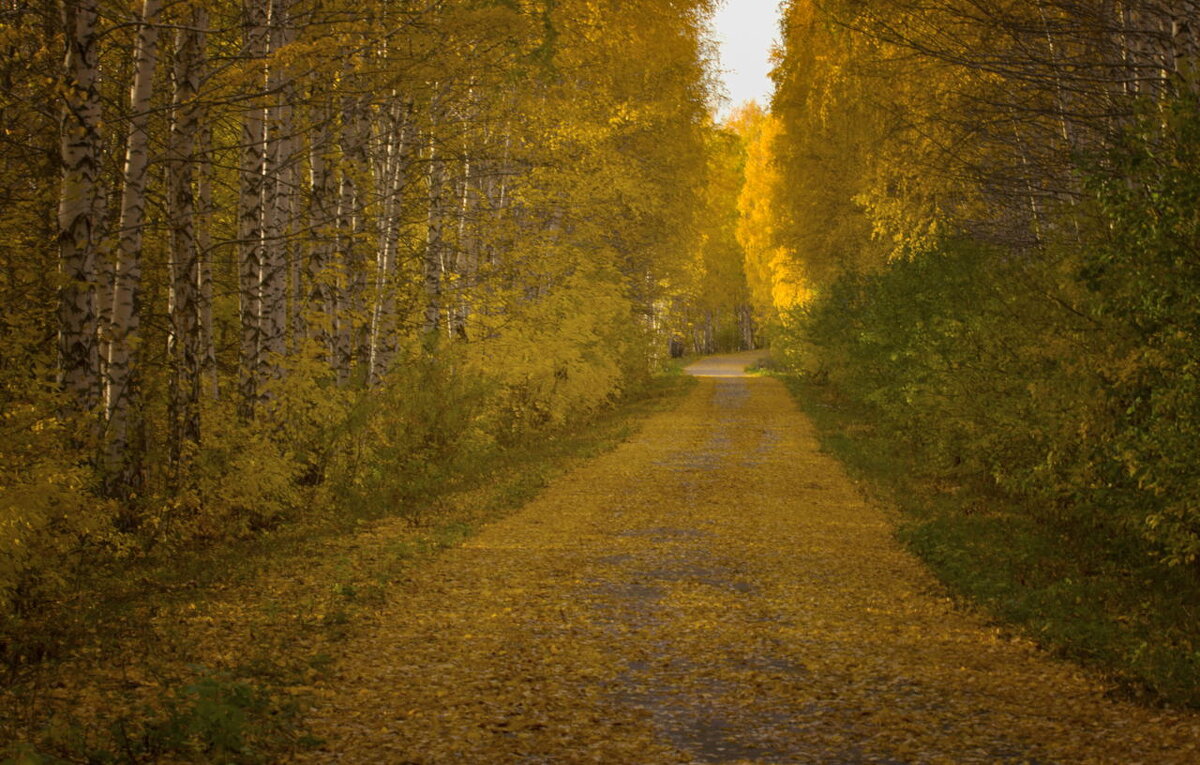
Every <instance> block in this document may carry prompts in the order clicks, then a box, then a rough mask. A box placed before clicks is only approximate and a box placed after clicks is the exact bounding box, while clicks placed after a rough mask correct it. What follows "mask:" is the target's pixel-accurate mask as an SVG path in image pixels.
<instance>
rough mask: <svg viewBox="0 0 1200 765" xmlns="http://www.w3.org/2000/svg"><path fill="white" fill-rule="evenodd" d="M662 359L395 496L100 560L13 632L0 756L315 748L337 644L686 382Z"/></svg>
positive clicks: (256, 754)
mask: <svg viewBox="0 0 1200 765" xmlns="http://www.w3.org/2000/svg"><path fill="white" fill-rule="evenodd" d="M672 370H673V371H669V372H668V373H665V374H662V375H658V376H655V377H654V378H652V379H651V380H650V381H648V382H647V383H646V385H645V386H644V387H642V388H640V389H639V390H637V391H636V392H631V393H630V395H629V396H628V397H626V398H625V399H623V400H622V401H621V402H619V403H618V404H617V405H616V406H614V407H611V408H608V409H605V410H603V411H601V412H598V413H595V414H593V415H590V416H588V417H584V418H579V419H577V420H574V421H572V422H571V423H570V424H569V425H568V426H564V427H561V428H555V429H549V430H547V431H545V432H544V433H543V434H542V437H541V438H539V439H530V440H527V441H523V442H521V443H520V444H513V445H510V446H507V447H505V448H502V449H496V450H494V451H492V452H490V453H489V454H487V455H483V456H481V458H479V459H477V460H475V461H473V462H471V463H470V464H469V465H464V464H463V463H461V462H453V461H442V462H441V463H434V467H433V469H434V470H436V471H437V476H438V478H439V480H437V481H430V482H428V483H426V484H424V485H422V486H421V488H419V489H413V487H412V485H411V483H410V482H409V480H408V476H407V475H405V474H404V473H401V472H396V473H393V474H391V476H390V478H389V479H387V480H385V481H382V482H381V485H380V490H381V491H384V492H387V491H389V490H390V491H391V492H393V493H402V494H403V496H402V497H399V498H398V497H396V496H393V497H392V498H391V499H389V500H387V501H382V500H376V501H353V500H352V501H348V502H346V503H344V504H342V505H340V506H339V507H338V509H337V511H336V512H328V513H321V514H318V515H309V516H306V517H305V519H304V520H302V521H299V522H296V523H291V524H287V525H282V526H280V527H279V528H277V529H275V530H271V531H264V532H261V533H259V534H256V535H254V536H253V537H250V538H247V539H243V540H241V541H231V542H228V543H227V544H225V545H222V546H216V547H214V546H210V545H198V546H195V547H193V548H191V549H183V550H171V551H165V550H164V551H162V553H161V554H151V555H149V556H146V557H144V558H142V559H141V560H139V561H138V562H137V563H136V564H126V565H114V566H112V567H110V568H108V569H106V570H103V571H100V572H96V571H93V572H92V576H91V577H90V578H89V579H88V580H86V581H80V582H78V583H76V590H75V591H76V592H77V596H76V597H74V598H72V599H71V600H70V601H65V602H60V603H57V604H55V606H54V608H53V610H47V611H45V612H43V613H42V614H40V620H39V621H38V622H36V623H32V624H30V629H28V630H26V631H24V632H22V633H21V635H20V637H19V638H18V639H15V640H10V642H8V643H6V648H7V649H8V650H9V651H12V652H21V653H22V654H24V655H26V656H29V657H33V656H36V657H37V661H36V662H33V661H29V660H26V661H22V662H19V663H17V662H12V663H9V664H8V665H7V666H6V667H5V688H4V691H3V694H2V695H0V710H3V712H0V739H3V740H4V741H7V742H12V743H10V744H8V745H6V746H5V747H4V748H0V762H6V763H8V762H12V763H51V762H60V761H68V762H77V761H87V762H101V763H102V762H153V761H161V760H184V761H205V762H211V761H217V762H271V761H275V760H276V759H277V758H278V757H279V756H281V755H282V754H283V753H286V752H288V751H295V750H303V749H306V748H308V747H310V746H313V745H315V744H316V743H317V741H316V739H314V738H313V737H312V736H311V735H309V734H308V732H307V731H306V729H305V728H304V726H303V725H302V713H303V711H304V710H305V709H306V708H307V705H308V704H311V703H312V699H313V696H312V694H313V692H314V689H313V685H314V683H316V682H317V681H319V680H320V679H321V678H323V677H326V676H327V673H328V672H329V671H330V669H331V665H332V658H331V653H332V651H331V649H330V646H331V645H334V644H336V643H338V642H340V641H342V640H344V639H346V638H347V637H348V636H349V635H351V634H354V633H357V632H359V631H361V630H364V629H367V628H369V626H370V625H371V624H372V623H373V619H374V615H375V614H376V613H377V612H378V611H379V609H380V608H381V607H382V606H383V604H384V603H385V602H386V601H387V598H388V593H389V588H390V587H392V586H394V585H395V584H396V583H398V582H402V581H404V580H405V578H406V577H407V576H408V572H410V571H411V570H412V569H413V567H414V566H420V565H421V564H422V562H423V561H425V560H427V559H428V558H429V557H430V556H432V555H436V554H437V553H438V551H440V550H442V549H445V548H446V547H450V546H454V545H457V544H459V543H460V542H462V541H463V540H465V539H467V538H469V537H470V536H471V535H473V534H474V533H475V532H476V531H477V530H478V529H479V528H481V527H482V526H483V525H484V524H487V523H488V522H490V521H494V520H497V519H499V518H502V517H504V516H505V515H506V514H507V513H509V512H511V511H513V510H515V509H517V508H519V507H520V506H522V505H523V504H524V503H525V502H527V501H529V500H530V499H531V498H532V497H533V496H534V495H535V494H537V492H538V491H539V490H540V489H541V488H542V487H543V486H545V485H546V483H547V482H548V481H550V480H551V479H553V478H554V477H555V476H558V475H561V474H562V473H564V472H565V471H567V470H568V469H570V467H571V466H572V465H574V464H577V463H578V462H579V461H580V460H585V459H588V458H590V457H594V456H596V455H597V454H600V453H603V452H605V451H608V450H610V449H612V448H614V447H615V446H617V445H618V444H620V443H621V442H622V441H623V440H624V439H625V438H627V437H628V436H629V434H630V433H631V432H633V431H635V430H636V429H637V428H638V427H639V423H640V422H641V421H642V420H643V419H644V418H645V417H647V416H649V415H650V414H652V413H655V412H659V411H663V410H666V409H670V408H672V407H674V406H675V405H676V404H677V402H678V401H679V400H680V398H681V397H682V395H683V394H684V393H686V391H687V390H689V389H690V387H691V385H692V384H693V380H692V379H691V378H688V377H686V376H683V375H680V374H678V367H673V368H672Z"/></svg>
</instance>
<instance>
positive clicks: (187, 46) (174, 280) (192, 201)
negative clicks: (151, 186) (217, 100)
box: [168, 16, 204, 466]
mask: <svg viewBox="0 0 1200 765" xmlns="http://www.w3.org/2000/svg"><path fill="white" fill-rule="evenodd" d="M192 21H193V24H192V25H191V26H190V27H189V28H185V29H181V30H179V32H178V33H177V37H176V46H175V89H174V94H173V97H172V107H173V112H174V113H173V117H174V120H173V123H172V125H171V139H170V146H169V149H168V157H169V167H170V174H169V180H168V204H169V210H170V216H169V219H170V229H171V261H170V265H171V338H170V354H169V355H170V359H171V398H170V410H171V415H172V417H171V424H172V431H171V434H170V436H171V438H170V442H171V449H170V451H171V458H172V462H173V464H175V465H176V466H178V465H179V464H180V461H181V459H182V456H183V454H184V453H185V450H186V449H187V446H188V444H197V443H199V442H200V385H201V380H202V379H203V377H202V370H203V364H204V353H203V342H202V337H203V336H202V329H201V328H202V324H201V296H200V288H201V268H200V250H199V247H198V246H197V242H196V217H197V216H196V191H195V188H194V183H195V176H196V173H195V168H196V156H195V155H196V137H197V135H198V134H199V126H200V107H199V104H198V103H197V100H196V96H197V94H198V93H199V91H200V74H201V71H200V70H201V65H202V60H203V56H204V51H203V39H202V37H201V33H200V31H199V28H198V26H197V25H195V24H194V22H195V17H194V16H193V19H192Z"/></svg>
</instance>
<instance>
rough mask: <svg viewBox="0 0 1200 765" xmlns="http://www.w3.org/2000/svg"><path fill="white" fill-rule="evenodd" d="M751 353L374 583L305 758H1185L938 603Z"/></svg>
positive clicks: (1174, 718) (1194, 731)
mask: <svg viewBox="0 0 1200 765" xmlns="http://www.w3.org/2000/svg"><path fill="white" fill-rule="evenodd" d="M750 358H751V357H749V356H746V355H741V356H737V357H723V358H718V359H713V360H708V361H705V362H702V363H701V364H698V365H696V366H695V367H694V368H693V369H692V371H693V372H694V373H698V374H702V375H706V376H704V377H702V379H701V380H700V381H699V384H698V385H697V387H696V388H695V390H694V391H693V392H692V393H691V394H690V396H689V397H688V398H687V400H686V401H685V402H684V403H683V404H682V405H681V406H680V407H679V408H678V409H677V410H675V411H674V412H670V413H667V414H662V415H658V416H655V417H654V418H652V419H651V420H649V421H648V422H647V423H646V425H645V427H644V429H643V430H642V432H641V433H640V434H639V435H638V436H636V437H635V438H633V439H632V440H630V441H629V442H628V443H626V444H624V445H623V446H621V447H620V448H619V449H617V450H616V451H614V452H612V453H610V454H607V455H605V456H603V457H600V458H597V459H595V460H593V461H591V462H589V463H587V464H586V465H584V466H583V467H581V468H580V469H578V470H576V471H574V472H573V473H570V474H568V475H566V476H564V477H563V478H561V479H560V480H558V481H556V482H554V483H553V484H552V485H551V486H550V487H549V488H548V489H546V491H545V492H544V493H543V494H542V495H541V496H540V497H539V498H538V499H537V500H536V501H534V502H532V503H531V504H529V505H528V506H526V507H525V508H524V509H523V510H522V511H520V512H519V513H517V514H516V515H514V516H512V517H511V518H509V519H507V520H505V521H502V522H499V523H496V524H494V525H492V526H490V527H488V528H487V529H485V530H484V531H483V532H482V533H481V534H479V535H478V536H476V537H474V538H472V539H471V540H470V541H468V542H467V543H466V544H465V545H464V546H463V547H461V548H458V549H455V550H451V551H449V552H447V553H446V554H445V555H443V556H441V557H440V558H439V559H438V560H436V561H435V562H433V563H432V564H430V565H429V566H426V567H422V568H421V569H420V570H419V571H418V572H416V573H415V574H414V576H413V579H412V580H411V581H410V582H408V583H407V584H406V585H404V586H403V587H402V588H401V591H400V592H397V593H396V594H395V597H394V598H393V599H392V601H391V603H390V605H389V606H388V607H387V609H386V611H384V612H383V613H382V614H380V620H379V626H378V627H377V628H376V629H373V630H372V631H370V632H368V633H365V634H362V635H361V636H360V637H359V638H357V639H355V640H353V641H350V642H348V643H347V644H346V645H345V646H343V649H344V650H343V653H342V655H341V656H340V658H339V660H338V665H337V667H338V668H337V670H336V672H335V674H334V677H333V678H332V679H331V680H330V681H329V682H328V683H327V684H326V685H325V686H324V687H322V688H320V689H318V692H319V696H318V702H317V706H316V707H315V708H314V710H313V711H312V713H311V722H312V724H313V726H314V728H315V731H316V733H317V735H319V736H321V737H323V738H324V739H325V741H326V743H325V745H324V747H323V748H321V749H319V750H317V751H314V752H312V753H310V754H308V755H306V756H305V759H306V760H309V761H313V762H330V761H340V762H372V763H374V762H379V763H404V762H407V763H508V762H524V763H583V762H600V763H676V762H680V763H683V762H703V763H717V762H764V763H767V762H769V763H793V762H796V763H816V762H821V763H859V762H885V763H909V762H914V763H915V762H921V763H924V762H930V763H934V762H937V763H941V762H945V763H968V762H1040V763H1049V762H1071V763H1074V762H1113V763H1132V762H1145V763H1171V762H1179V763H1183V762H1198V761H1200V752H1198V751H1197V749H1196V747H1197V742H1198V741H1200V717H1197V716H1196V715H1186V714H1178V713H1170V712H1164V711H1162V710H1148V709H1144V708H1141V707H1137V706H1134V705H1131V704H1126V703H1122V702H1116V701H1111V700H1109V698H1108V697H1107V696H1106V691H1107V690H1108V689H1106V688H1105V687H1104V685H1103V684H1101V683H1099V682H1097V681H1095V680H1094V679H1091V678H1089V677H1087V676H1086V675H1085V674H1083V673H1082V672H1080V671H1079V670H1077V669H1076V668H1074V667H1073V666H1071V665H1068V664H1065V663H1062V662H1058V661H1055V660H1052V659H1049V658H1047V657H1046V656H1045V655H1043V654H1041V653H1040V652H1038V651H1037V650H1036V649H1034V648H1033V647H1032V646H1030V645H1028V644H1026V643H1023V642H1020V641H1014V640H1011V639H1008V638H1005V637H1003V636H1002V635H1001V634H1000V633H999V632H998V631H996V630H994V629H991V628H989V627H987V626H986V625H985V624H984V622H983V621H982V620H981V619H979V618H977V617H974V616H972V615H970V614H966V613H964V612H962V611H960V610H958V609H956V608H955V607H953V606H952V605H951V603H950V602H949V601H948V600H947V599H946V598H945V597H944V596H943V595H942V594H941V591H940V590H939V588H938V586H937V585H936V583H935V582H933V581H932V579H931V578H930V576H929V575H928V574H927V573H926V572H925V571H924V570H923V569H922V568H921V566H920V565H919V564H918V563H917V562H916V561H914V559H913V558H912V557H910V556H909V555H908V554H907V553H905V552H904V551H903V550H902V549H901V548H900V547H899V546H898V545H897V543H896V542H895V541H894V540H893V536H892V527H891V524H890V521H889V518H888V517H887V515H886V514H885V513H884V512H883V511H881V510H880V509H878V508H876V507H873V506H871V505H870V504H868V503H866V502H864V501H863V499H862V498H861V497H860V496H859V494H858V493H857V492H856V490H855V488H854V487H853V485H852V484H851V483H850V481H849V480H848V479H847V478H846V477H845V476H844V474H843V473H842V471H841V469H840V467H839V465H838V464H837V463H836V462H835V461H834V460H833V459H832V458H830V457H828V456H827V455H824V454H822V453H821V452H819V451H818V446H817V443H816V440H815V438H814V435H813V432H812V428H811V426H810V425H809V423H808V422H807V420H806V419H805V418H804V417H803V416H802V415H801V414H800V413H799V412H797V411H796V409H795V408H794V406H793V404H792V402H791V400H790V398H789V396H788V394H787V392H786V390H785V389H784V388H783V386H782V385H781V384H780V383H778V382H777V381H775V380H772V379H767V378H758V377H747V376H744V375H742V372H741V369H742V367H743V366H744V365H745V364H746V363H747V362H748V361H749V360H750Z"/></svg>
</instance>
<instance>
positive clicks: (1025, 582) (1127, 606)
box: [783, 377, 1200, 708]
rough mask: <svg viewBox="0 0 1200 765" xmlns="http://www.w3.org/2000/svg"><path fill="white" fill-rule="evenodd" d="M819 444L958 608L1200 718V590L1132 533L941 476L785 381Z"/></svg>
mask: <svg viewBox="0 0 1200 765" xmlns="http://www.w3.org/2000/svg"><path fill="white" fill-rule="evenodd" d="M783 379H784V380H785V382H786V383H787V384H788V386H789V388H790V389H791V391H792V393H793V395H794V397H795V399H796V400H797V402H798V403H799V405H800V406H801V408H802V409H803V410H804V411H805V412H806V413H807V414H808V415H809V416H810V418H811V419H812V420H813V422H814V423H815V425H816V427H817V430H818V432H819V434H820V438H821V442H822V445H823V448H824V449H825V450H826V451H828V452H830V453H832V454H833V455H835V456H836V457H838V458H839V459H840V460H841V462H842V463H843V464H844V465H845V466H846V467H847V469H848V471H849V472H850V474H851V475H852V476H853V477H854V478H855V479H856V480H858V481H859V482H860V485H862V486H863V487H864V488H865V489H866V490H867V491H868V492H869V493H870V494H872V495H874V496H875V497H876V498H878V499H880V500H881V501H883V502H884V503H886V504H887V505H890V506H892V507H894V508H895V509H896V510H897V511H898V512H899V522H898V535H899V537H900V539H901V541H902V542H904V543H905V544H906V545H907V547H908V548H909V549H910V550H912V551H913V552H914V553H915V554H916V555H918V556H919V557H920V558H922V559H923V560H924V561H925V563H926V564H927V565H928V566H929V567H930V568H931V569H932V571H933V572H934V573H935V574H936V575H937V576H938V577H939V578H940V579H941V580H942V581H943V582H944V583H945V584H946V585H947V587H948V588H949V589H950V591H951V592H952V593H954V594H955V595H956V596H957V597H959V598H960V599H962V600H964V601H966V602H969V603H971V604H974V605H976V606H979V607H981V608H982V609H983V610H984V611H985V612H987V613H988V614H990V615H991V617H992V618H993V619H994V620H995V621H996V622H997V623H999V624H1001V625H1004V626H1006V627H1008V628H1010V629H1012V630H1014V631H1016V632H1019V633H1021V634H1024V635H1025V636H1027V637H1030V638H1032V639H1034V640H1036V641H1037V642H1038V643H1039V644H1040V645H1042V646H1043V647H1045V648H1047V649H1049V650H1051V651H1053V652H1055V653H1057V654H1059V655H1061V656H1064V657H1067V658H1070V659H1072V660H1074V661H1077V662H1080V663H1082V664H1084V665H1086V666H1088V667H1090V668H1092V669H1093V670H1096V671H1099V672H1101V673H1103V674H1105V675H1107V676H1109V677H1111V678H1112V679H1113V680H1114V681H1115V687H1116V689H1117V690H1116V691H1115V693H1117V694H1119V695H1122V696H1126V697H1130V698H1134V699H1137V700H1139V701H1141V702H1143V703H1148V704H1165V705H1174V706H1182V707H1191V708H1200V582H1197V579H1196V576H1195V574H1194V573H1193V572H1191V571H1189V570H1186V569H1184V568H1175V569H1166V568H1164V567H1162V566H1161V565H1157V564H1156V563H1155V562H1154V561H1153V560H1152V559H1151V558H1150V557H1149V556H1147V555H1145V554H1142V551H1140V550H1138V549H1136V547H1131V546H1130V545H1129V544H1128V543H1127V542H1125V543H1122V540H1123V539H1124V540H1127V539H1128V538H1129V536H1130V535H1129V534H1128V533H1126V534H1119V533H1114V530H1113V529H1111V528H1106V527H1103V526H1101V525H1099V524H1097V523H1089V522H1087V521H1086V519H1079V518H1076V519H1071V520H1064V519H1062V518H1056V515H1055V514H1054V513H1049V512H1039V508H1035V507H1031V506H1029V505H1028V503H1027V502H1025V501H1023V500H1022V499H1021V498H1018V497H1012V496H1004V495H1000V494H997V492H996V491H995V490H994V489H991V490H988V489H984V488H981V487H980V486H976V485H972V483H971V482H970V481H969V480H962V479H959V480H954V479H952V478H951V477H948V476H946V475H939V474H936V473H933V472H931V471H930V469H929V468H928V467H927V466H925V465H923V464H921V462H920V460H919V458H917V457H916V456H915V455H914V452H913V451H912V450H910V449H907V448H905V446H904V444H903V443H902V442H901V441H900V440H899V439H898V438H897V437H896V436H895V435H894V434H889V433H886V432H883V431H881V430H880V429H879V428H877V427H876V426H875V424H874V418H873V415H872V412H871V409H870V407H868V406H864V405H862V404H859V403H857V402H854V401H851V400H848V399H847V398H845V397H843V396H839V395H838V393H837V391H835V390H834V389H833V388H832V387H831V386H828V385H815V384H812V383H811V382H808V381H806V380H804V379H802V378H798V377H784V378H783Z"/></svg>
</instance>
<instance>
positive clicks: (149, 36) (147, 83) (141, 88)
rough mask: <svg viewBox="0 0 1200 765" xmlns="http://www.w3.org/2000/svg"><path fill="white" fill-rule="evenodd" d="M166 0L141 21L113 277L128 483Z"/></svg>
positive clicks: (111, 428) (114, 427) (114, 443)
mask: <svg viewBox="0 0 1200 765" xmlns="http://www.w3.org/2000/svg"><path fill="white" fill-rule="evenodd" d="M161 7H162V3H161V0H145V2H144V3H143V5H142V24H141V27H140V29H139V30H138V37H137V44H136V46H135V48H134V55H133V60H134V75H133V85H132V86H131V88H130V94H129V106H130V112H131V114H132V117H131V119H130V128H129V138H128V141H127V145H126V150H125V173H124V188H123V190H122V194H121V220H120V226H119V228H120V240H119V242H118V246H117V262H116V271H115V275H114V279H113V293H112V309H111V314H110V320H111V322H112V324H111V327H110V329H109V333H108V334H109V341H108V348H107V365H106V369H107V377H106V380H105V395H104V403H105V407H106V410H107V415H108V432H107V435H108V443H107V463H108V465H107V467H108V471H109V473H110V475H111V476H112V478H111V479H110V480H112V481H113V482H114V483H115V485H120V486H122V487H125V488H129V487H130V485H131V483H132V481H133V479H134V475H135V473H136V471H134V470H127V469H126V468H131V467H132V466H131V464H130V463H131V458H132V456H133V455H131V454H130V444H129V434H130V429H131V423H130V418H131V415H133V414H134V413H136V412H137V411H138V406H137V403H136V395H137V388H136V383H135V381H134V369H133V368H132V364H131V359H132V347H131V344H132V341H133V340H134V338H135V337H136V336H137V334H138V330H139V327H140V324H141V317H140V315H139V308H140V301H141V296H140V290H141V278H142V238H143V231H144V227H145V221H146V168H147V166H148V164H149V159H150V157H149V155H150V146H149V144H150V135H149V132H148V123H149V120H150V107H151V97H152V95H153V87H154V72H155V69H156V67H157V64H158V28H157V26H156V23H157V21H158V14H159V10H160V9H161Z"/></svg>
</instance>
